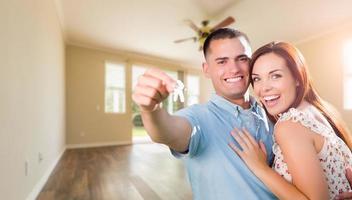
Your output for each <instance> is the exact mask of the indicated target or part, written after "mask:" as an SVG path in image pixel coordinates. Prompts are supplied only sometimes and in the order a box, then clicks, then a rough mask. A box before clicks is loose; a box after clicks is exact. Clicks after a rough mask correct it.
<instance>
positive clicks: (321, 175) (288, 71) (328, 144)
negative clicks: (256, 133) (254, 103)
mask: <svg viewBox="0 0 352 200" xmlns="http://www.w3.org/2000/svg"><path fill="white" fill-rule="evenodd" d="M250 72H251V76H252V77H251V78H252V86H253V89H254V93H255V94H256V96H257V97H258V99H259V100H260V102H261V103H262V104H263V106H264V107H265V109H266V111H267V113H268V115H269V116H270V118H271V119H272V120H273V121H274V122H275V123H276V124H275V129H274V134H273V138H274V146H273V152H274V154H275V160H274V163H273V166H272V168H270V167H269V166H267V165H266V162H265V158H266V156H265V148H264V147H263V145H262V144H261V143H259V145H258V143H256V141H255V140H254V139H253V137H252V136H251V135H250V134H249V133H248V132H247V131H246V130H234V131H233V132H232V133H231V134H232V136H233V137H234V138H235V140H236V141H237V142H238V144H239V145H240V147H241V149H239V148H238V147H237V146H235V145H234V144H232V143H230V147H231V148H232V149H233V150H234V151H235V152H236V153H237V154H239V156H240V157H241V158H242V159H243V160H244V162H245V163H246V164H247V165H248V167H249V168H250V169H251V170H252V172H253V173H254V174H255V175H256V176H257V177H258V178H259V179H261V180H262V181H263V183H264V184H265V185H266V186H267V187H268V188H269V189H270V190H271V191H272V192H273V193H274V194H275V195H276V196H277V197H278V198H279V199H295V200H296V199H319V200H323V199H334V198H335V197H336V196H337V195H338V194H339V193H341V192H346V191H349V190H351V188H350V186H349V183H348V181H347V179H346V176H345V169H346V168H347V167H348V166H350V165H351V164H352V155H351V151H350V149H349V148H351V147H352V140H351V137H350V135H349V134H348V132H347V129H345V128H344V127H343V126H342V125H341V123H342V122H341V120H337V119H336V118H334V115H332V112H330V111H328V107H327V105H326V104H325V103H324V102H323V100H322V99H321V98H320V97H319V96H318V94H317V92H316V91H315V89H314V88H313V87H312V84H311V81H310V79H309V75H308V71H307V66H306V64H305V61H304V58H303V57H302V55H301V53H300V52H299V51H298V50H297V49H296V48H295V47H294V46H293V45H291V44H289V43H285V42H272V43H269V44H267V45H265V46H263V47H261V48H259V49H258V50H257V51H256V52H254V54H253V57H252V60H251V62H250Z"/></svg>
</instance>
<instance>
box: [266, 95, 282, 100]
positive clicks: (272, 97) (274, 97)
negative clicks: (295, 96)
mask: <svg viewBox="0 0 352 200" xmlns="http://www.w3.org/2000/svg"><path fill="white" fill-rule="evenodd" d="M277 98H279V95H271V96H266V97H263V99H264V100H265V101H270V100H273V99H277Z"/></svg>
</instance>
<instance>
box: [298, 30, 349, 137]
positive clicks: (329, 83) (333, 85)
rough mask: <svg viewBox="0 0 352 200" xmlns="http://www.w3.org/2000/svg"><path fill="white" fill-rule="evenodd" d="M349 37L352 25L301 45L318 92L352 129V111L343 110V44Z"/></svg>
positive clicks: (299, 46) (300, 47)
mask: <svg viewBox="0 0 352 200" xmlns="http://www.w3.org/2000/svg"><path fill="white" fill-rule="evenodd" d="M347 40H352V25H345V26H342V27H340V28H339V29H338V30H335V31H334V32H331V33H328V34H325V35H324V36H321V37H317V38H315V39H311V40H309V41H305V42H302V43H300V44H299V45H297V46H298V48H299V49H300V50H301V51H302V53H303V55H304V56H305V58H306V60H307V62H308V65H309V70H310V72H311V75H312V78H313V82H314V85H315V86H316V88H317V89H318V92H319V93H320V95H321V96H322V97H323V98H324V99H325V100H327V101H328V102H330V103H331V104H333V105H334V106H335V107H336V108H337V109H338V111H339V112H340V113H341V114H342V117H343V119H344V120H345V122H346V123H347V125H349V128H350V130H352V111H351V110H349V111H348V110H344V109H343V45H344V44H345V41H347ZM351 56H352V55H351ZM351 90H352V88H351Z"/></svg>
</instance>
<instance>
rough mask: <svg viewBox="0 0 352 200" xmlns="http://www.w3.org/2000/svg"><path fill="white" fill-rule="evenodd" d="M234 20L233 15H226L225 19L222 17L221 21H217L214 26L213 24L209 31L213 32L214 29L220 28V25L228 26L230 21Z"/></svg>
mask: <svg viewBox="0 0 352 200" xmlns="http://www.w3.org/2000/svg"><path fill="white" fill-rule="evenodd" d="M234 22H235V19H234V18H233V17H231V16H230V17H227V18H226V19H224V20H223V21H222V22H220V23H218V24H217V25H216V26H214V27H213V28H212V29H211V31H210V32H213V31H215V30H216V29H219V28H222V27H225V26H228V25H230V24H232V23H234Z"/></svg>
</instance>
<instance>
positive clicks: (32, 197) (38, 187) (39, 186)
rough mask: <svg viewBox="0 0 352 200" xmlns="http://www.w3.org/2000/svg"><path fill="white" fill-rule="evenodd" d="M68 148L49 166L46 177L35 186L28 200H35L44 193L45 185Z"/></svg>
mask: <svg viewBox="0 0 352 200" xmlns="http://www.w3.org/2000/svg"><path fill="white" fill-rule="evenodd" d="M65 150H66V147H65V148H63V150H62V151H61V153H60V154H59V156H58V157H57V158H56V159H55V160H54V162H53V163H52V164H51V165H50V166H49V168H48V169H47V170H46V171H45V173H44V175H43V176H42V178H41V179H40V180H39V181H38V182H37V184H36V185H35V186H34V188H33V189H32V192H31V193H30V194H29V195H28V196H27V198H26V200H35V199H36V198H37V197H38V195H39V193H40V192H41V191H42V189H43V187H44V185H45V183H46V182H47V181H48V179H49V177H50V175H51V173H52V172H53V170H54V169H55V167H56V165H57V163H58V162H59V161H60V159H61V157H62V155H63V154H64V153H65Z"/></svg>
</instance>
